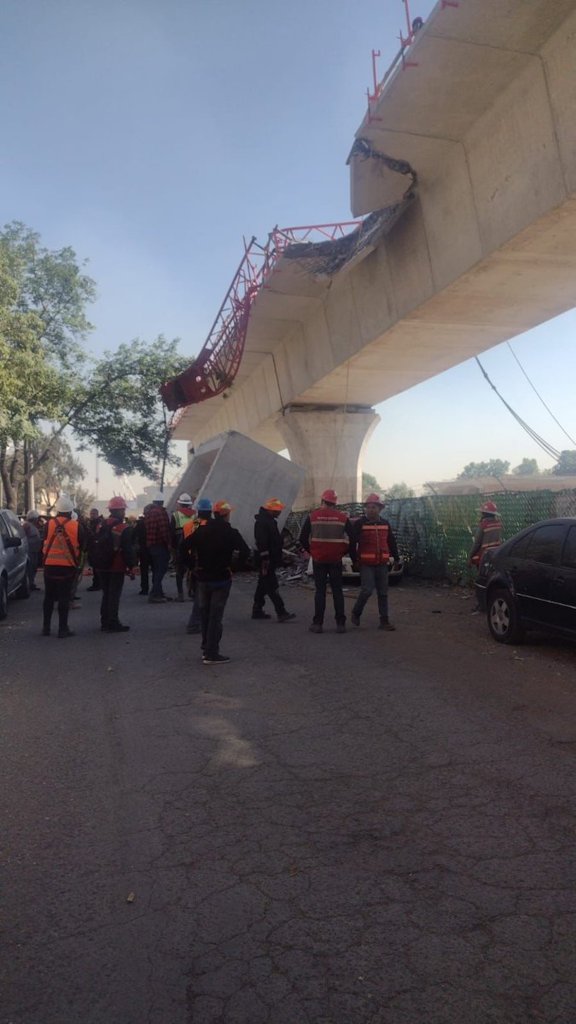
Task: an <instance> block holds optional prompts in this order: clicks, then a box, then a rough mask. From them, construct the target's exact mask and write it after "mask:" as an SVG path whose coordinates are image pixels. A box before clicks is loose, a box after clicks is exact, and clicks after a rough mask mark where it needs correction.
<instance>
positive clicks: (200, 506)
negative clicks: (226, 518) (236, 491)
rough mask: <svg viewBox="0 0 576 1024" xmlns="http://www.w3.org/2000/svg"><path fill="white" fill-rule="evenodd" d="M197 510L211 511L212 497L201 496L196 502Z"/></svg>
mask: <svg viewBox="0 0 576 1024" xmlns="http://www.w3.org/2000/svg"><path fill="white" fill-rule="evenodd" d="M196 511H197V512H211V511H212V502H211V501H210V498H200V501H198V502H196Z"/></svg>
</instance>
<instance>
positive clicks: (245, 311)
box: [160, 220, 362, 426]
mask: <svg viewBox="0 0 576 1024" xmlns="http://www.w3.org/2000/svg"><path fill="white" fill-rule="evenodd" d="M361 224H362V221H359V220H352V221H344V222H341V223H338V224H311V225H305V226H300V227H293V228H274V230H273V231H271V232H270V234H269V236H268V241H267V242H266V245H259V244H258V242H257V241H256V239H255V238H252V239H251V240H250V242H249V243H246V242H245V243H244V256H243V257H242V259H241V261H240V264H239V266H238V269H237V271H236V273H235V275H234V278H233V279H232V283H231V285H230V287H229V289H228V291H227V292H226V295H225V297H224V301H223V302H222V305H221V306H220V309H219V310H218V313H217V314H216V318H215V320H214V323H213V324H212V327H211V328H210V331H209V332H208V337H207V338H206V341H205V342H204V345H203V347H202V351H201V352H200V354H199V356H198V357H197V358H196V359H195V360H194V362H193V363H192V364H191V365H190V366H189V367H188V369H187V370H184V372H183V373H181V374H179V376H178V377H172V378H171V379H170V380H168V381H166V382H165V383H164V384H163V385H162V387H161V389H160V391H161V394H162V398H163V399H164V402H165V404H166V406H167V407H168V409H170V410H171V411H172V412H174V411H175V410H177V409H182V408H184V407H185V406H187V405H193V404H196V403H198V402H206V401H207V400H208V399H209V398H215V397H216V396H217V395H221V394H224V393H225V392H226V391H227V390H228V388H229V387H230V386H231V384H232V382H233V381H234V378H235V377H236V374H237V373H238V369H239V367H240V362H241V360H242V356H243V354H244V346H245V343H246V335H247V332H248V323H249V321H250V313H251V310H252V306H253V304H254V301H255V299H256V296H257V295H258V293H259V292H260V291H261V289H262V288H265V287H266V285H267V283H268V281H269V279H270V277H271V275H272V273H273V271H274V268H275V267H276V265H277V263H278V261H279V260H280V258H281V257H282V255H283V253H284V252H285V250H286V249H287V248H288V247H289V246H291V245H295V244H298V243H302V242H328V241H335V240H336V239H338V238H344V237H345V235H346V234H348V232H349V231H354V230H356V229H357V228H359V226H360V225H361ZM178 419H179V417H176V418H175V419H174V421H173V426H175V425H176V423H177V422H178Z"/></svg>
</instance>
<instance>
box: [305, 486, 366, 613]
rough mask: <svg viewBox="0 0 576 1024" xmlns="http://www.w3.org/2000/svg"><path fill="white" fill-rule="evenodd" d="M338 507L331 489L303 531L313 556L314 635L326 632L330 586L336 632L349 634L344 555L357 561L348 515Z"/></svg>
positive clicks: (306, 544) (336, 498) (307, 518)
mask: <svg viewBox="0 0 576 1024" xmlns="http://www.w3.org/2000/svg"><path fill="white" fill-rule="evenodd" d="M337 504H338V495H337V494H336V493H335V491H333V490H332V488H329V489H328V490H327V491H324V492H323V494H322V495H321V498H320V507H319V508H315V509H314V511H313V512H311V513H310V515H309V516H307V517H306V519H305V520H304V524H303V526H302V530H301V531H300V543H301V545H302V547H303V548H304V550H305V551H307V552H308V554H310V555H311V556H312V571H313V575H314V585H315V593H314V618H313V619H312V625H311V626H310V632H311V633H321V632H322V631H323V628H324V613H325V611H326V587H327V585H328V582H330V587H331V589H332V599H333V601H334V615H335V618H336V632H337V633H345V632H346V612H345V610H344V591H343V589H342V559H343V557H344V555H348V554H349V555H350V556H351V558H352V561H353V562H354V561H355V558H356V541H355V539H354V534H353V532H352V526H351V523H350V519H349V518H348V515H347V513H346V512H342V511H340V509H338V508H336V505H337Z"/></svg>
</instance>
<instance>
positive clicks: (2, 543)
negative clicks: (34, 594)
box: [0, 508, 30, 619]
mask: <svg viewBox="0 0 576 1024" xmlns="http://www.w3.org/2000/svg"><path fill="white" fill-rule="evenodd" d="M13 596H15V597H30V580H29V576H28V541H27V539H26V534H25V533H24V530H23V528H22V527H21V526H20V523H19V521H18V517H17V516H15V515H14V513H13V512H10V511H9V510H8V509H4V508H2V509H0V619H5V618H6V616H7V614H8V598H9V597H13Z"/></svg>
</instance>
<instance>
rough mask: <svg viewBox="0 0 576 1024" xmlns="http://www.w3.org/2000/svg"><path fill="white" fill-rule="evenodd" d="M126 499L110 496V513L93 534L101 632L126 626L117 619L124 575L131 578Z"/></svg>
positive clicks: (123, 631)
mask: <svg viewBox="0 0 576 1024" xmlns="http://www.w3.org/2000/svg"><path fill="white" fill-rule="evenodd" d="M126 508H127V506H126V502H125V501H124V498H121V497H114V498H111V499H110V501H109V502H108V511H109V513H110V515H109V516H108V518H107V519H106V520H105V522H104V523H103V525H102V528H101V529H100V531H99V532H98V534H97V537H96V544H95V548H94V549H93V556H92V557H93V558H94V551H95V552H96V562H97V563H98V572H99V575H100V583H101V587H102V602H101V605H100V627H101V629H102V632H103V633H126V632H127V631H128V630H129V629H130V626H124V625H123V624H122V623H121V622H120V618H119V609H120V597H121V594H122V588H123V586H124V579H125V577H126V574H127V573H129V574H130V576H131V578H132V579H134V576H133V573H132V569H133V567H134V562H135V558H134V548H133V542H132V532H133V531H132V527H131V526H129V525H128V523H126V522H125V518H126Z"/></svg>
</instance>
